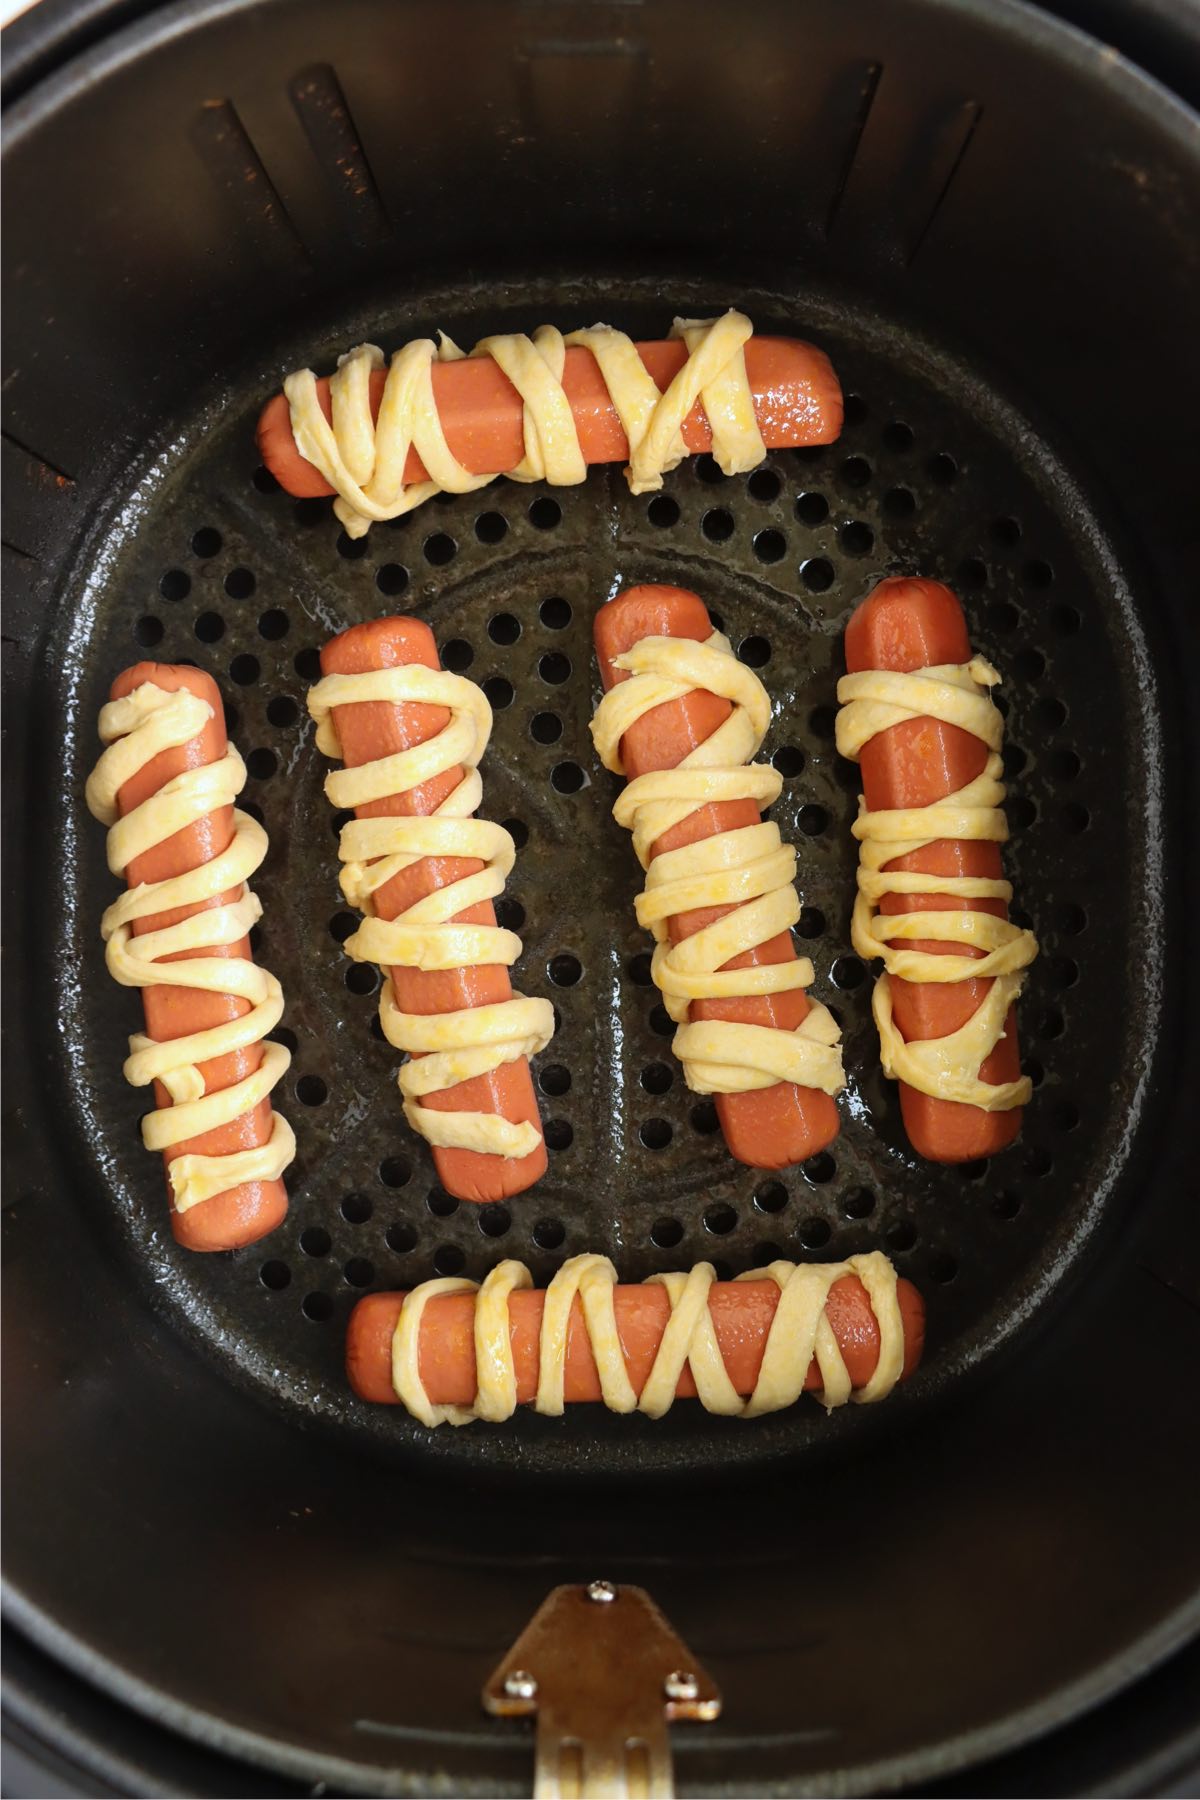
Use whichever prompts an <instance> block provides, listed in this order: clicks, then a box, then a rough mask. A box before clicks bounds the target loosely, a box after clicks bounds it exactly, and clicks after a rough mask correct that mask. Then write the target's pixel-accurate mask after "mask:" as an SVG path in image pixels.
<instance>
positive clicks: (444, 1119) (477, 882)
mask: <svg viewBox="0 0 1200 1800" xmlns="http://www.w3.org/2000/svg"><path fill="white" fill-rule="evenodd" d="M372 700H375V701H386V702H388V703H390V704H392V705H402V704H403V703H404V702H406V701H417V702H421V703H423V704H425V705H427V706H443V707H445V708H446V709H447V710H448V712H449V714H450V718H449V721H448V723H447V724H446V726H445V727H444V729H443V730H442V731H440V732H438V733H437V735H436V736H434V737H432V738H429V739H427V740H426V742H425V743H423V744H418V745H416V746H414V748H412V749H411V750H403V751H401V752H400V753H399V754H398V755H395V756H385V757H381V758H379V760H378V761H376V762H372V763H363V764H362V765H361V766H360V767H358V768H355V769H339V770H336V771H335V772H334V773H333V774H332V775H330V776H329V777H328V778H327V780H326V782H325V792H326V794H327V795H328V796H329V799H330V801H331V802H332V804H333V805H334V806H336V807H339V808H345V809H346V810H349V811H353V809H354V808H355V807H359V806H365V805H368V804H369V803H370V802H371V801H373V800H383V799H386V798H387V796H388V795H389V794H402V793H404V792H405V791H406V790H407V789H409V788H413V787H418V786H420V785H421V784H422V783H423V782H426V781H432V780H434V779H435V777H437V776H438V775H442V774H444V773H445V771H446V770H447V769H453V768H455V767H457V766H459V765H461V766H462V767H463V768H464V769H465V770H466V773H465V774H464V776H463V779H462V780H461V781H460V782H459V784H458V786H457V787H456V788H455V789H454V790H453V792H452V793H451V794H450V795H449V796H448V797H447V798H446V799H445V800H444V801H443V802H442V804H441V805H440V806H439V807H438V809H437V811H436V812H435V813H433V814H432V815H430V816H428V817H419V818H417V817H414V818H399V817H383V818H374V819H352V820H351V821H350V823H349V824H348V825H345V826H343V828H342V833H341V837H340V839H339V855H340V856H341V859H342V864H343V867H342V876H341V886H342V892H343V893H344V894H345V896H346V898H347V900H348V901H349V902H350V904H351V905H352V906H357V907H359V908H360V909H361V910H362V911H363V912H364V913H366V915H367V916H366V918H365V919H364V920H363V922H362V924H361V925H360V926H359V928H358V930H357V931H356V932H355V933H354V935H353V936H352V937H349V938H347V940H346V943H345V945H344V949H345V951H346V954H347V955H348V956H352V957H354V959H355V960H356V961H358V962H374V963H380V964H382V965H383V966H384V967H385V968H387V967H392V966H407V967H409V968H414V969H463V968H471V967H473V966H475V965H477V964H485V963H503V964H504V965H505V966H506V967H507V966H511V964H513V963H514V962H515V961H516V960H517V958H518V956H519V955H520V954H521V940H520V938H519V937H517V935H516V933H515V932H512V931H505V930H503V929H502V928H501V927H500V926H498V925H464V924H456V923H454V916H455V914H456V913H461V912H465V911H466V909H467V908H468V907H471V906H476V905H478V903H479V902H480V901H482V900H494V899H495V898H496V896H497V895H498V894H500V893H501V892H502V891H503V888H504V882H505V879H506V877H507V875H508V872H509V870H510V869H511V868H512V866H513V862H514V860H515V856H516V851H515V847H514V845H513V841H512V838H511V837H510V836H509V834H508V832H507V831H505V830H504V829H503V827H501V826H499V825H494V824H491V823H490V822H489V821H488V820H486V819H474V818H472V817H471V816H470V815H471V814H472V813H473V812H474V811H475V808H476V807H477V806H478V805H479V802H480V800H481V798H482V796H483V785H482V783H481V781H480V778H479V770H478V766H477V765H478V763H479V760H480V758H481V757H482V755H483V752H484V750H485V748H486V747H487V741H488V738H489V737H490V736H491V730H492V709H491V707H490V706H489V705H488V702H487V698H486V696H485V695H484V693H483V690H482V689H481V688H479V687H477V686H476V685H475V683H474V682H473V681H467V680H465V679H464V677H463V676H461V675H452V674H450V673H449V671H447V670H445V669H427V668H424V667H423V666H421V665H420V664H415V663H411V664H408V665H406V666H405V667H403V668H396V669H377V670H371V671H369V672H367V673H364V674H360V675H326V676H325V677H324V679H323V680H321V681H319V682H317V684H316V686H315V687H313V688H311V689H310V690H309V695H308V710H309V712H310V713H311V714H312V716H313V718H314V719H315V720H316V722H317V745H318V747H319V748H320V749H321V750H323V751H324V752H325V754H326V755H327V756H336V757H340V756H341V754H342V750H341V745H340V743H339V742H338V737H337V731H336V728H335V725H334V720H333V712H334V709H335V708H336V707H339V706H354V705H358V704H361V703H362V702H364V701H372ZM426 856H463V857H472V858H475V859H477V860H478V861H480V862H482V863H483V864H484V867H483V868H482V869H481V870H479V871H478V873H476V874H474V875H467V876H465V877H464V878H463V879H462V880H461V881H455V882H452V883H451V884H450V885H449V886H448V887H444V888H439V889H438V890H437V892H436V893H433V894H428V895H426V896H425V898H424V899H422V900H418V901H416V902H414V904H413V905H412V906H410V907H409V908H408V909H407V911H405V912H403V913H401V914H400V916H399V917H398V918H396V919H390V920H389V919H381V918H378V917H377V916H376V915H375V912H374V907H373V902H372V895H373V894H374V893H375V892H376V890H377V889H379V888H381V887H382V886H383V885H384V884H385V882H388V881H390V880H391V879H392V877H393V875H396V874H398V873H399V871H400V870H401V869H406V868H407V867H408V866H409V865H410V864H411V863H415V862H419V861H420V860H421V859H422V858H423V857H426ZM379 1018H380V1022H381V1024H382V1026H383V1031H384V1035H385V1036H386V1038H387V1040H388V1042H389V1043H390V1044H394V1045H395V1046H396V1048H397V1049H398V1050H404V1051H407V1052H408V1053H409V1056H410V1057H412V1058H413V1060H411V1061H409V1062H406V1063H404V1064H403V1065H402V1067H401V1069H400V1074H399V1077H398V1080H399V1086H400V1092H401V1094H402V1095H403V1104H404V1114H405V1117H406V1118H407V1120H408V1122H409V1124H410V1125H411V1126H412V1128H413V1130H414V1131H417V1132H419V1133H420V1134H421V1136H422V1137H424V1138H425V1139H427V1140H428V1142H429V1143H431V1144H433V1145H435V1146H438V1147H441V1148H447V1149H459V1150H476V1151H479V1152H480V1153H482V1154H485V1155H491V1156H505V1157H520V1156H528V1155H529V1154H530V1153H531V1152H532V1151H534V1150H535V1149H536V1148H537V1146H538V1145H539V1144H540V1143H541V1141H542V1140H541V1133H540V1131H539V1130H538V1129H537V1127H536V1126H534V1125H532V1124H530V1123H529V1122H528V1121H523V1122H522V1123H521V1124H519V1125H514V1124H513V1123H512V1122H511V1121H510V1120H508V1119H502V1118H500V1117H498V1116H497V1115H496V1114H494V1113H482V1112H468V1111H463V1112H437V1111H435V1110H434V1109H433V1108H432V1107H428V1106H422V1105H421V1100H422V1098H423V1097H424V1096H425V1095H426V1094H437V1093H441V1092H443V1091H444V1090H445V1089H446V1088H452V1087H456V1086H457V1085H458V1083H459V1082H460V1081H467V1080H469V1079H470V1078H471V1077H472V1076H475V1075H486V1074H488V1073H489V1072H490V1071H491V1070H493V1069H498V1068H500V1067H501V1066H502V1064H504V1063H508V1062H515V1061H516V1060H517V1058H518V1057H521V1056H533V1055H536V1053H537V1052H538V1051H539V1050H544V1049H545V1047H546V1045H547V1044H548V1043H549V1042H550V1039H551V1037H552V1036H553V1034H554V1009H553V1007H552V1006H551V1005H550V1002H549V1001H548V1000H540V999H539V1000H534V999H529V998H527V997H526V996H525V995H523V994H514V995H513V997H512V999H511V1000H504V1001H501V1002H499V1003H498V1004H496V1005H494V1006H475V1007H464V1008H462V1009H461V1010H460V1011H458V1012H448V1013H406V1012H402V1011H401V1010H400V1008H399V1007H398V1006H397V1004H396V999H395V995H394V994H393V992H392V984H391V982H390V980H385V982H384V984H383V990H382V993H381V995H380V1001H379Z"/></svg>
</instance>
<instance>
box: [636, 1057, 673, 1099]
mask: <svg viewBox="0 0 1200 1800" xmlns="http://www.w3.org/2000/svg"><path fill="white" fill-rule="evenodd" d="M674 1079H675V1074H674V1071H673V1070H672V1069H671V1068H669V1067H668V1065H667V1064H666V1063H647V1064H646V1067H645V1068H644V1069H643V1070H642V1073H641V1076H640V1080H641V1084H642V1086H643V1087H644V1088H645V1090H646V1092H647V1093H648V1094H665V1093H666V1091H667V1089H668V1088H669V1087H670V1085H671V1083H672V1081H674Z"/></svg>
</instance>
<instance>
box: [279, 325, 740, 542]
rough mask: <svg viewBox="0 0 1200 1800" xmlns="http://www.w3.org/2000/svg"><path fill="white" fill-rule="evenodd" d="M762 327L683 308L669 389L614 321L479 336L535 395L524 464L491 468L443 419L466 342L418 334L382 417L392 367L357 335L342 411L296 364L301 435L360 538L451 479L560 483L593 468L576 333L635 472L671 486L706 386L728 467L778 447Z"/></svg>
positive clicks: (717, 443) (403, 353) (643, 484)
mask: <svg viewBox="0 0 1200 1800" xmlns="http://www.w3.org/2000/svg"><path fill="white" fill-rule="evenodd" d="M753 330H754V327H753V326H752V325H751V323H750V321H749V319H747V318H746V317H745V315H744V314H743V313H739V312H734V311H732V310H731V311H729V312H726V313H723V314H722V315H721V316H720V318H717V319H676V321H675V324H674V326H673V328H672V332H671V336H672V337H674V338H682V340H683V341H684V343H685V344H686V345H687V349H688V359H687V361H686V362H685V363H684V365H683V367H682V368H681V369H680V371H679V373H678V374H677V375H676V376H675V378H674V380H673V381H672V382H671V384H670V386H669V387H668V388H667V390H666V392H665V393H660V392H659V390H658V387H657V386H656V385H655V383H654V381H653V380H652V379H651V377H650V375H649V374H648V373H647V371H646V368H645V366H644V365H643V363H642V360H641V358H640V357H639V355H638V353H637V350H636V349H635V347H634V344H633V341H632V339H630V338H628V337H626V335H625V333H624V332H623V331H615V330H614V329H613V328H612V326H610V325H593V326H591V327H589V328H588V329H587V330H584V331H575V332H572V333H571V334H570V336H569V337H566V338H564V337H563V335H562V333H561V332H559V331H556V330H555V329H554V327H553V326H551V325H542V326H540V327H539V328H538V330H537V331H535V332H534V334H533V336H532V337H531V338H530V337H526V336H525V335H524V334H523V333H521V332H508V333H504V334H502V335H499V336H494V337H486V338H483V339H481V341H480V342H479V343H478V344H476V346H475V348H474V350H472V351H471V355H472V356H490V357H491V358H492V360H493V361H494V362H495V363H496V364H497V365H498V367H499V368H501V369H502V370H503V371H504V373H505V375H507V377H508V379H509V380H510V381H511V382H512V384H513V386H514V387H515V388H516V390H517V392H518V393H519V394H520V396H521V400H522V402H523V406H524V413H523V437H524V446H525V454H524V456H523V457H522V458H521V461H520V462H519V463H518V464H517V465H516V467H515V468H512V469H507V470H501V469H497V470H495V471H494V472H493V473H492V474H488V475H472V474H471V473H470V471H469V470H467V469H464V468H463V466H462V464H461V463H460V462H459V461H458V459H457V458H456V457H455V456H454V455H453V454H452V453H451V451H450V448H449V446H448V445H447V443H446V437H445V433H444V432H443V430H442V426H441V421H440V420H439V418H438V411H437V406H436V403H435V401H434V397H433V378H432V368H433V364H434V362H435V361H442V362H446V361H451V360H453V359H455V358H460V357H461V356H462V354H463V353H462V351H461V350H460V349H459V348H458V346H457V345H456V344H454V343H452V342H451V340H450V339H449V338H447V337H446V336H445V334H444V333H443V334H442V335H441V340H440V343H438V344H435V343H434V341H433V339H432V338H417V339H414V340H413V341H412V342H411V343H408V344H405V345H404V347H403V349H401V350H398V351H397V352H396V354H395V355H394V356H393V358H392V361H391V365H390V367H389V369H388V375H387V382H386V385H385V387H384V391H383V401H382V404H381V406H380V409H379V417H378V419H376V420H372V417H371V375H372V373H373V372H374V371H376V370H378V369H382V368H383V366H384V356H383V352H382V350H380V349H379V347H378V346H377V345H376V344H359V345H358V346H357V348H356V349H354V350H350V351H348V352H347V353H346V355H345V356H343V357H341V358H340V360H339V362H338V368H337V373H336V374H335V375H334V376H333V378H332V380H331V382H330V393H331V401H332V407H331V410H332V415H333V417H332V420H328V419H326V417H325V415H324V413H323V412H322V410H321V404H320V401H319V399H318V397H317V380H316V376H315V375H314V374H313V372H312V370H311V369H297V370H296V371H295V372H294V373H293V374H291V375H289V376H288V377H287V379H286V381H285V382H284V384H283V391H284V394H285V395H286V397H287V402H288V407H289V409H290V413H291V421H292V434H293V436H294V438H295V440H296V448H297V449H298V450H299V451H300V454H301V455H302V456H303V457H304V458H305V459H306V461H308V462H310V463H311V464H312V465H313V467H314V468H315V469H318V470H319V471H320V473H321V474H322V475H323V476H324V478H325V480H326V481H327V482H328V484H329V486H330V487H331V488H333V489H334V490H335V491H336V493H337V496H338V497H337V500H336V501H335V502H334V512H335V513H336V514H337V516H338V518H339V519H340V521H341V523H342V525H343V526H344V527H345V530H346V533H347V535H348V536H349V537H352V538H357V537H362V536H363V535H364V533H365V532H367V531H368V530H369V529H370V526H371V523H372V521H373V520H376V519H395V518H399V517H400V515H401V514H403V513H407V512H411V511H412V509H413V508H414V507H416V506H420V505H421V504H422V502H423V501H425V500H428V499H429V498H430V497H431V496H432V495H434V494H436V493H439V492H442V491H445V492H446V493H452V494H462V493H469V492H470V491H472V490H473V489H475V488H479V487H484V486H485V485H486V484H487V483H488V482H489V481H494V480H495V478H496V476H497V475H500V474H507V475H508V476H509V478H510V479H511V480H513V481H548V482H551V483H552V484H554V485H555V486H570V485H573V484H574V483H576V482H580V481H583V480H584V478H585V477H586V475H587V461H586V459H585V457H584V454H583V451H582V450H581V449H580V445H579V434H578V431H577V429H576V426H575V420H574V417H573V415H572V412H571V406H570V402H569V401H568V399H567V396H566V394H565V393H564V391H563V385H562V373H563V359H564V357H565V354H566V347H567V345H568V344H581V345H584V346H585V347H586V348H587V349H589V350H591V351H592V353H593V355H594V356H595V358H596V361H597V363H598V364H599V367H600V372H601V374H602V375H603V377H604V380H605V382H606V384H607V386H608V390H609V395H610V398H611V399H612V403H613V405H614V407H615V408H616V411H617V414H618V416H619V418H620V420H621V424H622V426H623V428H624V431H625V435H626V437H627V438H628V440H629V449H630V456H629V466H628V468H627V469H626V471H625V473H626V478H627V479H628V482H629V485H630V488H631V489H632V491H633V492H634V493H635V494H642V493H647V492H649V491H650V490H652V489H654V488H660V487H661V486H662V478H663V472H664V470H667V469H673V468H674V467H675V465H676V464H677V463H678V462H680V461H681V460H682V458H683V457H684V456H685V455H686V454H687V452H686V448H685V446H684V442H683V438H682V436H681V431H680V428H681V426H682V425H683V422H684V420H685V419H686V418H687V416H688V414H689V413H690V412H691V410H692V407H693V406H694V405H695V403H696V401H697V399H699V400H700V401H702V403H703V405H704V410H705V412H706V413H707V414H708V420H709V424H710V425H711V427H712V436H713V456H714V457H715V458H716V461H717V463H718V464H719V465H720V467H721V468H722V469H723V470H724V472H725V474H727V475H736V474H741V473H742V472H743V471H745V470H746V469H752V468H754V467H755V466H756V465H757V464H758V463H760V462H761V461H762V459H763V457H764V456H765V455H766V445H765V444H764V443H763V439H762V433H761V432H760V431H759V428H758V420H757V418H756V415H755V411H754V399H753V395H752V394H751V391H750V384H749V382H748V381H747V379H746V359H745V354H744V351H745V345H746V342H747V340H748V339H749V338H750V337H751V336H752V334H753ZM410 449H415V450H416V451H417V453H418V455H419V456H420V458H421V461H422V463H423V464H424V465H425V468H426V470H427V471H428V473H429V480H428V481H421V482H414V483H412V484H411V485H410V486H408V487H405V485H404V465H405V462H406V460H407V457H408V453H409V450H410Z"/></svg>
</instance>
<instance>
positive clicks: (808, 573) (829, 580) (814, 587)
mask: <svg viewBox="0 0 1200 1800" xmlns="http://www.w3.org/2000/svg"><path fill="white" fill-rule="evenodd" d="M800 579H801V581H802V582H803V583H804V585H805V587H806V588H807V589H808V591H809V593H810V594H823V593H825V591H826V590H827V589H828V588H831V587H832V586H833V564H832V563H831V562H830V561H829V560H828V559H827V558H826V557H824V556H810V557H809V559H808V561H807V562H802V563H801V564H800Z"/></svg>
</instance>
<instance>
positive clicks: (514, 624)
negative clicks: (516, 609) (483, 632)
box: [487, 613, 521, 644]
mask: <svg viewBox="0 0 1200 1800" xmlns="http://www.w3.org/2000/svg"><path fill="white" fill-rule="evenodd" d="M487 633H488V636H489V637H490V638H491V640H492V642H493V644H515V643H516V641H517V639H518V638H519V637H520V635H521V621H520V619H518V618H516V617H515V616H514V615H513V614H512V613H495V614H493V616H492V617H491V618H490V619H489V620H488V628H487Z"/></svg>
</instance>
